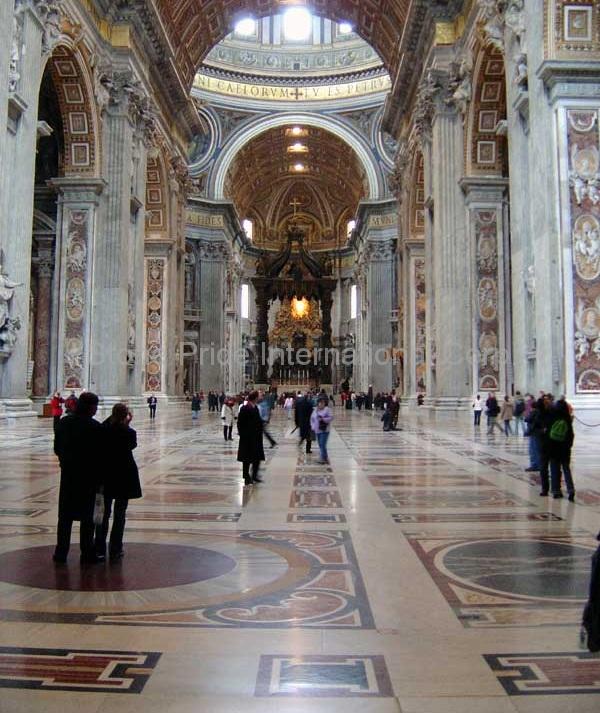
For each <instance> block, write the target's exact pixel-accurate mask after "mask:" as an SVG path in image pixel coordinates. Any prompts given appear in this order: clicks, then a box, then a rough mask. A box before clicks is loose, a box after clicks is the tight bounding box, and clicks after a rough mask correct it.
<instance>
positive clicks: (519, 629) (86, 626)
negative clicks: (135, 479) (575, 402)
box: [0, 406, 600, 713]
mask: <svg viewBox="0 0 600 713" xmlns="http://www.w3.org/2000/svg"><path fill="white" fill-rule="evenodd" d="M470 419H471V414H469V413H466V414H464V415H460V416H449V415H437V416H436V415H432V414H430V413H429V412H427V411H425V410H420V411H419V410H415V411H413V412H411V413H404V412H403V413H402V414H401V419H400V425H401V426H402V427H403V429H404V430H402V431H397V432H390V433H384V432H383V431H382V428H381V422H380V419H379V416H378V415H376V414H371V413H369V412H364V411H363V412H350V411H346V410H342V409H340V408H336V409H335V422H334V429H333V431H332V434H331V438H330V442H329V454H330V459H331V465H330V466H325V465H320V464H318V462H317V461H318V453H317V452H316V451H317V449H316V448H315V449H314V450H315V452H314V453H313V454H311V455H307V454H305V453H304V451H303V450H300V449H299V448H298V446H297V433H296V434H292V433H291V429H292V427H293V426H292V423H293V422H289V421H288V420H287V419H286V418H285V415H284V414H283V413H282V412H277V413H276V414H275V415H274V418H273V423H272V433H273V435H274V437H275V438H276V439H277V441H278V443H279V446H278V447H277V448H274V449H270V448H268V447H267V448H266V454H267V462H266V463H265V465H264V468H263V478H264V483H263V484H261V485H258V486H255V487H254V488H251V489H244V488H243V486H242V479H241V473H240V466H239V464H238V463H237V462H236V460H235V457H236V448H237V439H236V440H235V441H234V442H233V443H227V444H226V443H224V442H223V440H222V430H221V423H220V419H219V418H218V415H217V414H208V413H206V412H202V414H201V418H200V420H199V422H198V423H193V422H192V421H191V417H190V413H189V411H188V409H187V408H186V407H184V406H181V407H176V406H173V407H168V408H167V407H162V408H161V409H160V411H159V414H158V418H157V420H156V422H155V423H150V421H148V420H147V418H146V414H145V412H142V413H141V414H140V415H139V416H136V419H135V422H134V425H135V427H136V429H137V431H138V442H139V444H140V446H139V449H138V451H137V453H136V458H137V461H138V463H139V465H140V472H141V476H142V481H143V488H144V492H145V497H144V498H143V499H141V500H137V501H133V502H132V503H131V504H130V507H129V511H128V523H127V528H126V538H125V540H126V541H125V557H124V559H123V560H122V561H120V562H119V563H118V564H115V563H113V564H111V563H106V564H102V565H96V566H91V567H84V568H81V566H80V564H79V557H78V554H79V553H78V545H77V533H76V532H75V533H74V535H73V547H72V549H71V552H70V555H69V560H68V563H67V565H66V566H64V567H56V566H55V565H54V564H53V563H52V561H51V553H52V549H53V544H54V538H55V533H56V507H57V496H58V488H57V485H58V477H59V470H58V466H57V463H56V459H55V457H54V455H53V454H52V424H51V421H49V420H42V419H40V420H38V421H37V422H34V423H31V422H27V423H20V422H18V421H17V422H11V423H8V424H6V423H5V424H2V425H0V463H1V464H2V465H1V467H0V712H1V713H22V712H27V713H37V712H40V713H42V712H43V713H55V712H56V713H73V712H74V711H76V710H80V709H82V708H83V709H85V710H86V713H121V711H123V712H125V711H126V712H127V713H155V712H156V713H159V712H160V713H163V712H168V713H192V712H193V713H197V712H199V711H211V713H239V712H240V711H244V713H275V712H276V711H277V712H278V713H279V711H282V712H283V713H301V712H302V713H304V712H305V711H306V712H308V713H313V712H314V713H334V712H336V713H337V712H338V711H339V712H343V713H355V712H358V711H360V712H361V713H363V712H365V713H398V712H399V713H538V711H544V713H559V711H560V713H563V712H568V713H592V711H593V712H594V713H597V712H598V711H599V710H600V657H599V656H592V655H590V654H588V653H587V652H585V651H582V650H580V649H579V648H578V633H579V621H580V617H581V609H582V606H583V603H584V599H585V597H586V588H587V582H588V577H589V565H590V557H591V554H592V553H593V551H594V549H595V547H596V544H597V543H596V541H595V535H596V533H597V532H598V530H599V529H600V473H599V472H598V468H597V463H598V459H599V458H600V429H597V430H593V429H583V428H580V429H579V430H578V431H577V438H576V442H575V448H574V458H573V466H574V468H573V470H574V477H575V485H576V488H577V496H576V502H575V503H569V502H568V501H567V500H553V499H549V498H542V497H540V496H539V494H538V492H539V478H538V476H537V474H535V473H533V474H531V473H526V472H525V470H524V468H525V467H526V465H527V441H526V439H524V438H523V437H520V436H519V437H516V436H513V437H511V438H509V439H506V438H505V437H504V436H502V435H501V434H499V433H496V434H494V435H493V436H491V437H487V436H486V434H485V429H484V428H483V427H482V429H481V430H475V431H474V429H473V426H472V425H471V423H470ZM124 694H125V695H124Z"/></svg>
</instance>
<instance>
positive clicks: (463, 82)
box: [444, 53, 473, 120]
mask: <svg viewBox="0 0 600 713" xmlns="http://www.w3.org/2000/svg"><path fill="white" fill-rule="evenodd" d="M447 92H448V96H446V98H445V99H444V101H445V103H446V105H447V106H450V107H453V108H454V109H456V111H457V112H458V113H459V114H460V115H461V116H462V117H463V120H464V119H465V117H466V115H467V109H468V108H469V104H470V103H471V99H472V98H473V59H472V57H471V55H470V53H467V54H466V55H465V56H464V57H463V58H462V59H460V60H458V61H456V62H453V63H452V64H451V65H450V76H449V81H448V88H447Z"/></svg>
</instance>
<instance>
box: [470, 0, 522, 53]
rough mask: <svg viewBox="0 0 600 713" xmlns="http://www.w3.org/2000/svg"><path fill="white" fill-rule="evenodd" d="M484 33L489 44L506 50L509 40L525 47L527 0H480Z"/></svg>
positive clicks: (520, 46)
mask: <svg viewBox="0 0 600 713" xmlns="http://www.w3.org/2000/svg"><path fill="white" fill-rule="evenodd" d="M479 5H480V7H481V14H482V17H483V24H482V35H483V38H484V40H485V41H486V43H487V44H491V45H493V46H494V47H496V49H498V50H500V51H501V52H504V51H505V50H506V44H507V40H513V41H514V42H516V44H517V45H518V47H519V48H520V49H521V50H524V47H525V35H526V27H525V0H479Z"/></svg>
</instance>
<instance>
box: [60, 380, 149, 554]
mask: <svg viewBox="0 0 600 713" xmlns="http://www.w3.org/2000/svg"><path fill="white" fill-rule="evenodd" d="M97 410H98V397H97V396H96V394H94V393H92V392H84V393H82V394H80V396H79V398H78V399H77V403H76V405H75V408H74V410H73V411H72V412H70V413H68V414H67V415H66V416H65V417H64V418H61V419H59V421H58V423H57V424H56V428H55V435H54V452H55V454H56V455H57V456H58V459H59V462H60V490H59V496H58V525H57V532H56V548H55V550H54V555H53V559H54V562H56V563H57V564H64V563H65V562H66V561H67V555H68V553H69V548H70V542H71V530H72V527H73V522H74V521H76V520H79V522H80V527H79V545H80V550H81V562H82V564H95V563H98V562H104V560H105V559H106V556H107V552H106V539H107V535H108V530H109V524H110V517H111V512H112V511H113V507H114V515H113V524H112V528H111V530H110V538H109V543H108V555H109V558H110V560H111V561H112V562H116V561H118V560H120V559H121V558H122V557H123V554H124V552H123V532H124V529H125V513H126V511H127V505H128V502H129V500H131V499H133V498H140V497H142V490H141V486H140V479H139V474H138V468H137V465H136V463H135V459H134V457H133V450H134V449H135V448H136V446H137V436H136V432H135V431H134V430H133V428H131V425H130V424H131V419H132V414H131V411H130V410H129V408H128V407H127V405H126V404H124V403H117V404H115V405H114V406H113V409H112V413H111V415H110V416H109V418H107V419H106V420H105V421H104V422H103V423H100V422H99V421H96V420H95V419H94V416H95V415H96V412H97ZM84 466H85V477H84V475H83V473H82V468H83V467H84Z"/></svg>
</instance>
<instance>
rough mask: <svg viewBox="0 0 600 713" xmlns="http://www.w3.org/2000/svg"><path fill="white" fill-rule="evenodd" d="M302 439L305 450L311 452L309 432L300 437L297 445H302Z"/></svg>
mask: <svg viewBox="0 0 600 713" xmlns="http://www.w3.org/2000/svg"><path fill="white" fill-rule="evenodd" d="M302 441H306V452H307V453H312V435H311V434H309V435H308V436H306V437H305V436H302V437H301V438H300V443H299V444H298V445H299V446H301V445H302Z"/></svg>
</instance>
